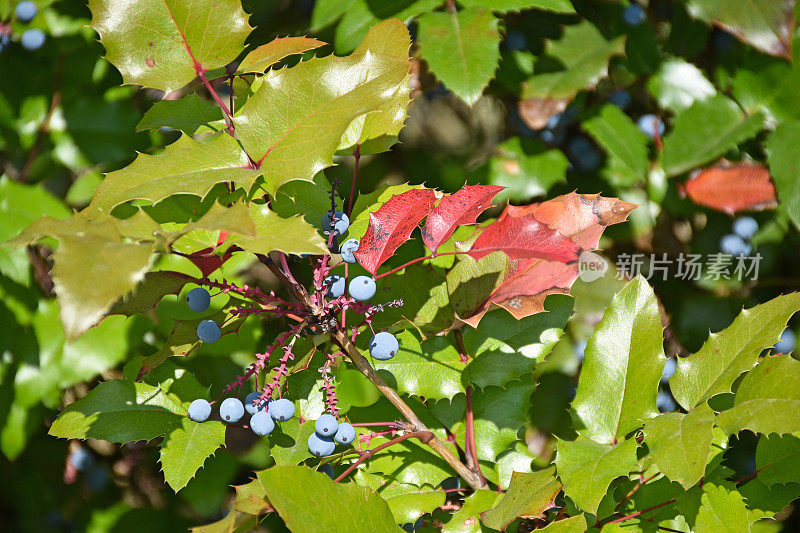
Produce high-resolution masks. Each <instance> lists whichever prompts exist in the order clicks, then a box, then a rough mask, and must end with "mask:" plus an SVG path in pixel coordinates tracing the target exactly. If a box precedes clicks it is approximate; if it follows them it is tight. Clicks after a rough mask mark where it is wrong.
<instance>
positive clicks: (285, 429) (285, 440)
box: [270, 417, 314, 466]
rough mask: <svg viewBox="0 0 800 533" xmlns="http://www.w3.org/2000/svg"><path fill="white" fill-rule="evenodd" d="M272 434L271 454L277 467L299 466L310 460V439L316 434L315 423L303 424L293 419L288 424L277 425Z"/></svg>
mask: <svg viewBox="0 0 800 533" xmlns="http://www.w3.org/2000/svg"><path fill="white" fill-rule="evenodd" d="M276 426H277V427H276V430H277V431H273V432H272V433H271V434H270V444H271V448H270V454H271V455H272V457H273V459H275V464H277V465H290V466H294V465H299V464H300V463H301V462H302V461H304V460H306V459H307V458H308V456H309V455H308V437H310V436H311V434H312V433H314V421H313V420H312V421H310V422H305V423H303V424H301V423H300V421H299V420H298V419H297V417H295V418H292V419H291V420H289V421H288V422H282V423H281V424H276Z"/></svg>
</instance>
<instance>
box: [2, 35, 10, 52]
mask: <svg viewBox="0 0 800 533" xmlns="http://www.w3.org/2000/svg"><path fill="white" fill-rule="evenodd" d="M10 42H11V37H9V36H8V34H7V33H0V52H2V51H3V50H4V49H5V47H6V46H8V43H10Z"/></svg>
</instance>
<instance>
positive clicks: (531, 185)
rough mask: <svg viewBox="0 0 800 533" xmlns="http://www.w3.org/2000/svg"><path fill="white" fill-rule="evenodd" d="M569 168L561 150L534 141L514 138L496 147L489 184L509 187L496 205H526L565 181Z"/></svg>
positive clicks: (498, 198)
mask: <svg viewBox="0 0 800 533" xmlns="http://www.w3.org/2000/svg"><path fill="white" fill-rule="evenodd" d="M568 166H569V161H567V158H566V156H565V155H564V153H563V152H561V150H556V149H549V150H548V149H546V148H545V147H544V145H542V144H541V143H540V142H538V141H536V140H533V139H525V138H522V137H511V138H509V139H508V140H506V141H505V142H503V143H502V144H500V145H499V146H498V147H497V151H496V152H495V154H494V156H493V157H492V159H491V160H490V161H489V176H488V178H489V180H488V183H490V184H492V185H500V186H502V187H506V189H505V190H503V191H501V192H500V194H499V195H498V196H497V198H496V201H503V200H507V199H508V200H514V201H520V202H523V201H527V200H530V199H531V198H533V197H536V196H542V195H544V194H545V193H546V192H547V191H549V190H550V188H551V187H553V186H554V185H556V184H557V183H560V182H564V181H566V174H567V167H568Z"/></svg>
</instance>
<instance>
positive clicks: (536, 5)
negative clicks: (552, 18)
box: [459, 0, 575, 13]
mask: <svg viewBox="0 0 800 533" xmlns="http://www.w3.org/2000/svg"><path fill="white" fill-rule="evenodd" d="M459 4H460V5H462V6H464V7H485V8H486V9H491V10H492V11H498V12H501V13H502V12H506V11H521V10H523V9H543V10H545V11H552V12H554V13H575V8H574V7H572V4H571V3H570V1H569V0H461V1H460V2H459Z"/></svg>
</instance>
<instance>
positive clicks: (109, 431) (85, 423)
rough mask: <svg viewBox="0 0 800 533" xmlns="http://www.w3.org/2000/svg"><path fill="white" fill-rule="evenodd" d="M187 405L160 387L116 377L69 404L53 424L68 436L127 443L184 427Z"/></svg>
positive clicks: (58, 433) (57, 431) (58, 434)
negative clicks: (184, 405)
mask: <svg viewBox="0 0 800 533" xmlns="http://www.w3.org/2000/svg"><path fill="white" fill-rule="evenodd" d="M185 417H186V412H185V409H184V407H183V406H182V405H181V404H180V403H178V402H177V401H175V400H174V399H172V398H171V397H170V396H168V395H167V393H166V392H164V391H163V390H161V389H160V388H158V387H153V386H152V385H147V384H146V383H136V382H131V381H122V380H118V379H115V380H113V381H106V382H104V383H100V384H99V385H97V386H96V387H95V388H94V389H92V390H91V391H90V392H89V394H87V395H86V396H84V397H83V398H81V399H80V400H78V401H76V402H74V403H71V404H69V405H68V406H67V407H66V408H65V409H64V410H63V411H62V412H61V414H60V415H59V416H58V418H57V419H56V420H55V422H53V425H52V426H50V435H53V436H54V437H59V438H65V439H88V438H93V439H103V440H107V441H109V442H119V443H127V442H133V441H137V440H150V439H154V438H156V437H160V436H162V435H166V434H168V433H171V432H172V431H174V430H175V429H176V428H179V427H181V424H182V420H183V419H184V418H185Z"/></svg>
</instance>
